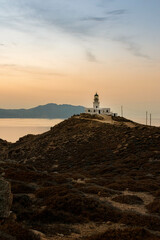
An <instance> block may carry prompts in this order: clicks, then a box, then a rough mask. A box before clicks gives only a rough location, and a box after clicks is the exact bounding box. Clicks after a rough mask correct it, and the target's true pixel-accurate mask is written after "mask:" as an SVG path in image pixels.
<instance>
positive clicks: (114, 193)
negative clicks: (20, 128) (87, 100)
mask: <svg viewBox="0 0 160 240" xmlns="http://www.w3.org/2000/svg"><path fill="white" fill-rule="evenodd" d="M2 145H4V146H2V148H1V149H3V152H2V151H1V155H0V160H1V161H0V169H1V173H3V176H5V178H6V179H7V180H8V181H10V182H11V184H12V192H13V193H14V201H13V206H12V211H13V213H15V214H16V216H17V220H16V223H15V222H14V223H12V224H17V222H18V224H20V226H21V224H22V223H23V225H25V227H26V228H27V229H36V230H38V231H40V232H42V233H43V234H45V235H44V236H43V238H45V239H74V240H75V239H90V240H93V239H94V240H95V239H96V240H98V239H99V240H102V239H107V240H108V239H115V240H120V239H121V240H122V239H123V240H124V239H126V240H129V239H134V240H135V239H138V240H142V239H148V240H152V239H160V171H159V169H160V128H158V127H147V126H144V125H140V124H137V123H134V122H131V121H129V120H126V119H123V118H120V117H115V118H111V117H103V116H90V115H86V114H81V115H80V116H74V117H71V118H69V119H68V120H65V121H63V122H61V123H60V124H58V125H56V126H55V127H53V128H52V129H51V130H50V131H48V132H46V133H44V134H41V135H28V136H25V137H23V138H21V139H20V140H19V141H17V142H16V143H14V144H7V143H6V142H5V143H4V142H3V141H2ZM5 229H6V228H5ZM0 230H1V229H0ZM2 230H3V231H4V227H2ZM5 231H6V230H5ZM7 233H9V234H10V232H7ZM14 234H15V235H16V234H17V233H12V235H13V236H15V235H14ZM97 234H98V235H97Z"/></svg>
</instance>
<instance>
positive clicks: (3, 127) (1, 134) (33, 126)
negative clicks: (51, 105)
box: [0, 118, 63, 142]
mask: <svg viewBox="0 0 160 240" xmlns="http://www.w3.org/2000/svg"><path fill="white" fill-rule="evenodd" d="M62 121H63V119H19V118H18V119H17V118H14V119H11V118H9V119H8V118H7V119H0V138H1V139H3V140H7V141H9V142H16V141H17V140H18V139H19V138H20V137H23V136H25V135H27V134H40V133H44V132H46V131H48V130H49V129H50V127H53V126H55V125H56V124H58V123H60V122H62Z"/></svg>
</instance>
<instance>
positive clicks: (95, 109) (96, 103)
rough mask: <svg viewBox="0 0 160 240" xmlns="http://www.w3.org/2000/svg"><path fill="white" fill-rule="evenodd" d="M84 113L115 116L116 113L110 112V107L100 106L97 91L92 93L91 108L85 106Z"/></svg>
mask: <svg viewBox="0 0 160 240" xmlns="http://www.w3.org/2000/svg"><path fill="white" fill-rule="evenodd" d="M85 113H89V114H105V115H109V116H117V113H113V112H111V110H110V108H100V102H99V96H98V94H97V93H96V94H95V95H94V101H93V108H85Z"/></svg>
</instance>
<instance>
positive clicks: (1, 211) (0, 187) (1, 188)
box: [0, 179, 13, 218]
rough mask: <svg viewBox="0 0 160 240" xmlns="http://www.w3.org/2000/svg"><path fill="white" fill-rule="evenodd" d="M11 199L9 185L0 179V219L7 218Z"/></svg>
mask: <svg viewBox="0 0 160 240" xmlns="http://www.w3.org/2000/svg"><path fill="white" fill-rule="evenodd" d="M12 199H13V195H12V193H11V185H10V183H9V182H7V181H5V180H2V179H0V218H8V217H9V215H10V209H11V205H12Z"/></svg>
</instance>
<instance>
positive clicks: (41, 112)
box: [0, 103, 84, 119]
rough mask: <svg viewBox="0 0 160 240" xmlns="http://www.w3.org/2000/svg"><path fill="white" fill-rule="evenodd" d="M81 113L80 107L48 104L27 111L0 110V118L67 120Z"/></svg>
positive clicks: (81, 108) (81, 107) (82, 109)
mask: <svg viewBox="0 0 160 240" xmlns="http://www.w3.org/2000/svg"><path fill="white" fill-rule="evenodd" d="M82 112H84V107H83V106H80V105H78V106H75V105H71V104H56V103H48V104H45V105H38V106H36V107H33V108H29V109H24V108H21V109H3V108H0V118H51V119H54V118H68V117H71V116H72V115H74V114H80V113H82Z"/></svg>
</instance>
